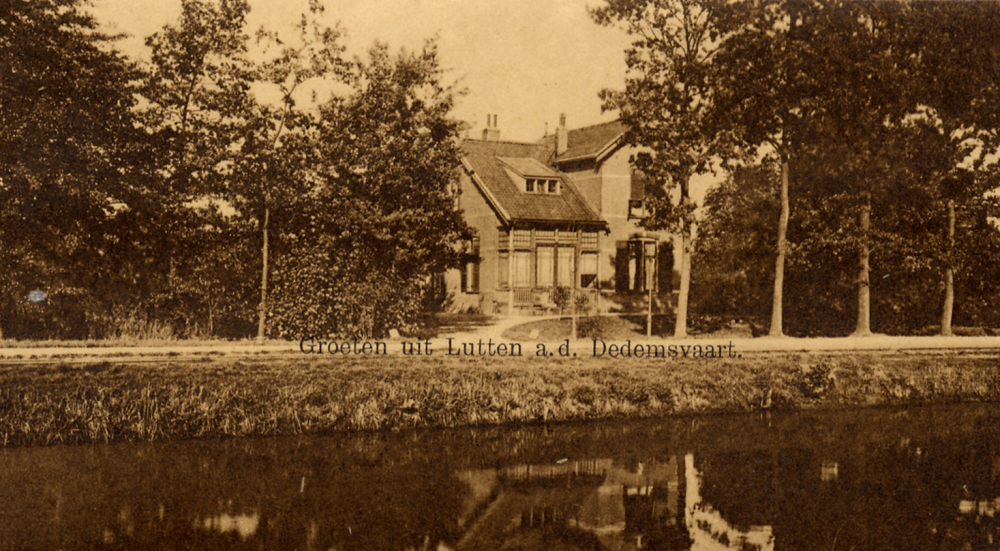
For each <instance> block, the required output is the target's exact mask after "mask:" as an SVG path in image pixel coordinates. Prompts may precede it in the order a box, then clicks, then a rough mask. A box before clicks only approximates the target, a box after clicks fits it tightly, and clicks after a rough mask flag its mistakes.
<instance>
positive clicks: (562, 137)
mask: <svg viewBox="0 0 1000 551" xmlns="http://www.w3.org/2000/svg"><path fill="white" fill-rule="evenodd" d="M567 149H569V135H568V134H567V132H566V113H560V114H559V126H558V127H556V155H562V154H563V153H566V150H567Z"/></svg>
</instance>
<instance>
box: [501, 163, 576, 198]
mask: <svg viewBox="0 0 1000 551" xmlns="http://www.w3.org/2000/svg"><path fill="white" fill-rule="evenodd" d="M498 159H499V161H500V162H501V164H502V166H503V168H504V169H505V170H506V171H507V175H508V176H509V177H510V179H511V181H512V182H513V183H515V184H516V185H517V186H518V187H519V188H520V190H521V191H522V192H524V193H538V194H551V195H558V194H559V192H560V188H561V187H562V186H561V185H560V183H559V182H560V175H559V173H558V172H556V171H555V170H552V168H550V167H548V166H546V165H544V164H542V163H541V162H539V161H538V160H536V159H531V158H520V157H498Z"/></svg>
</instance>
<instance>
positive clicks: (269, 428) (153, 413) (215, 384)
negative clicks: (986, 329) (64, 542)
mask: <svg viewBox="0 0 1000 551" xmlns="http://www.w3.org/2000/svg"><path fill="white" fill-rule="evenodd" d="M998 400H1000V361H998V358H996V357H989V356H963V355H954V354H940V355H938V354H923V355H905V354H888V353H886V354H858V353H846V354H839V355H838V354H835V355H825V356H822V355H806V354H802V355H799V354H770V355H766V354H761V355H755V356H753V357H749V358H744V359H740V360H733V361H722V360H719V361H694V360H691V361H663V360H651V361H645V360H595V359H571V360H556V359H548V360H536V359H524V360H513V361H492V360H484V359H464V358H426V357H424V358H417V359H410V358H406V359H405V360H404V359H402V358H359V359H350V358H343V357H340V358H336V359H329V358H326V359H318V358H315V357H312V358H310V357H305V358H293V359H280V360H279V359H274V358H272V359H268V358H266V357H259V358H254V359H246V358H243V359H227V358H216V357H202V358H197V359H195V360H191V359H183V358H177V359H167V360H164V361H163V362H162V363H154V364H149V363H144V364H130V363H128V362H126V361H115V360H113V359H112V360H107V361H99V362H94V363H85V364H76V363H74V364H53V365H42V366H4V367H0V444H2V445H5V446H17V445H45V444H57V443H85V442H117V441H129V440H163V439H172V438H192V437H195V438H196V437H219V436H251V435H278V434H284V435H288V434H305V433H327V432H333V431H345V430H376V429H398V428H409V427H452V426H462V425H497V424H505V423H540V422H562V421H578V420H588V419H610V418H641V417H655V416H665V415H672V414H687V413H696V412H712V411H753V410H760V409H772V410H791V409H799V408H814V407H837V406H863V405H879V404H914V403H925V402H940V401H998Z"/></svg>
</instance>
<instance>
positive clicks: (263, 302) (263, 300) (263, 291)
mask: <svg viewBox="0 0 1000 551" xmlns="http://www.w3.org/2000/svg"><path fill="white" fill-rule="evenodd" d="M270 219H271V209H269V208H267V207H265V208H264V225H263V234H264V244H263V247H261V257H262V258H263V259H264V263H263V266H262V268H261V270H260V307H259V313H258V315H259V317H258V322H257V342H258V343H259V344H264V329H265V327H266V323H267V231H268V228H267V225H268V222H270Z"/></svg>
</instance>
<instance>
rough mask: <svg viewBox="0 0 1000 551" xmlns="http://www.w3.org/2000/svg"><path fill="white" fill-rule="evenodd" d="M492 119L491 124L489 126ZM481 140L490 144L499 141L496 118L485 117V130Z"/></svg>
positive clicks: (492, 116) (491, 116)
mask: <svg viewBox="0 0 1000 551" xmlns="http://www.w3.org/2000/svg"><path fill="white" fill-rule="evenodd" d="M491 118H492V120H493V123H492V124H490V119H491ZM483 140H485V141H490V142H498V141H500V129H499V128H497V116H496V115H486V128H484V129H483Z"/></svg>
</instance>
